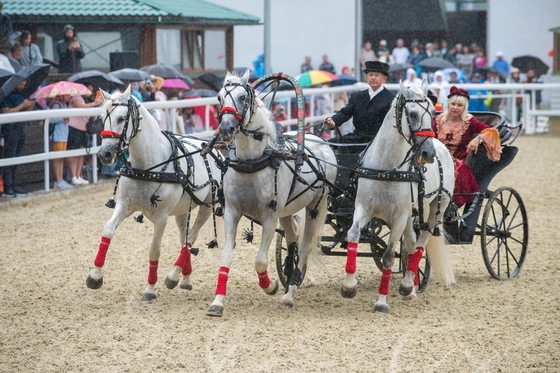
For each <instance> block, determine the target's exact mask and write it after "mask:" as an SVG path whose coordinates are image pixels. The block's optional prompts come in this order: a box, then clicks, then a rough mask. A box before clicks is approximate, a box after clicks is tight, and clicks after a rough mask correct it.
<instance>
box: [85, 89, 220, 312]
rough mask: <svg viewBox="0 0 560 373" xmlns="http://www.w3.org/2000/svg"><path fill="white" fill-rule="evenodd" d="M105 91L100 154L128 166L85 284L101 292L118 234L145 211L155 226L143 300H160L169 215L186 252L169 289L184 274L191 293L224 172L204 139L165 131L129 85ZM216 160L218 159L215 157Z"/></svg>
mask: <svg viewBox="0 0 560 373" xmlns="http://www.w3.org/2000/svg"><path fill="white" fill-rule="evenodd" d="M102 93H103V97H104V99H105V102H104V104H103V106H104V109H105V113H104V114H103V115H101V119H102V120H103V122H104V130H103V131H102V132H101V137H102V141H101V148H100V149H99V152H98V154H97V155H98V157H99V159H100V160H101V162H102V163H103V164H106V165H112V164H114V163H115V161H116V160H117V158H120V159H121V160H122V161H123V163H124V166H125V167H124V168H122V169H121V175H120V177H119V179H118V180H117V185H116V187H115V188H116V203H115V202H114V199H113V200H112V204H114V208H115V209H114V211H113V215H112V216H111V219H110V220H109V221H108V222H107V223H106V224H105V226H104V227H103V234H102V237H101V242H100V243H99V249H98V252H97V256H96V258H95V260H94V266H95V267H94V268H93V270H92V271H91V272H90V274H89V276H88V278H87V281H86V284H87V286H88V287H89V288H90V289H99V288H100V287H101V286H102V285H103V273H102V272H101V268H102V267H103V265H104V263H105V256H106V253H107V250H108V248H109V244H110V242H111V238H112V237H113V235H114V233H115V230H116V229H117V227H118V226H119V225H120V224H121V223H122V221H123V220H124V219H125V218H127V217H129V216H130V215H131V214H132V213H133V212H135V211H141V212H142V213H143V214H144V215H145V216H146V217H147V218H148V219H149V220H150V221H151V222H152V223H153V224H154V235H153V237H152V242H151V245H150V249H149V252H148V255H149V273H148V286H147V287H146V289H145V290H144V294H143V296H142V300H146V301H150V300H153V299H155V298H157V292H156V289H155V284H156V281H157V269H158V260H159V256H160V246H161V239H162V236H163V232H164V230H165V226H166V224H167V219H168V217H169V216H171V215H173V216H175V221H176V223H177V226H178V228H179V239H180V242H181V244H182V248H181V253H180V255H179V257H178V259H177V260H176V262H175V265H174V267H173V270H172V271H171V272H170V273H169V274H168V275H167V278H166V280H165V285H166V286H167V287H168V288H170V289H173V288H174V287H175V286H177V284H178V283H179V281H180V280H181V274H182V275H183V278H182V280H181V284H180V287H181V288H182V289H189V290H190V289H192V283H191V281H190V278H189V276H190V274H191V272H192V266H191V249H192V245H193V244H194V242H195V241H196V239H197V236H198V233H199V231H200V229H201V228H202V226H203V225H204V223H205V222H206V221H207V219H208V217H209V216H210V214H211V212H212V203H213V194H214V191H216V190H217V184H218V182H219V180H220V178H221V171H220V170H219V169H218V167H217V166H216V162H215V161H214V160H213V159H207V157H209V156H204V157H203V156H202V155H201V154H200V150H201V145H202V141H201V140H197V139H193V138H186V137H178V136H175V135H173V134H172V133H169V132H162V131H161V130H160V128H159V126H158V124H157V122H156V120H155V119H154V117H153V116H152V115H151V114H150V113H149V112H148V110H147V109H146V108H145V107H144V106H143V105H142V104H140V102H138V101H137V100H136V99H135V98H134V97H132V96H131V95H130V87H129V88H128V89H127V90H126V91H125V92H124V93H122V94H121V93H114V94H113V95H109V94H108V93H106V92H102ZM213 156H216V157H218V156H220V155H219V154H217V153H213ZM113 198H114V196H113ZM109 203H111V201H109ZM108 205H109V204H108ZM196 207H199V210H198V214H197V217H196V221H195V223H194V225H193V226H192V227H190V228H189V227H188V225H189V218H190V214H191V211H192V210H194V209H195V208H196ZM187 230H188V238H187V237H186V233H187Z"/></svg>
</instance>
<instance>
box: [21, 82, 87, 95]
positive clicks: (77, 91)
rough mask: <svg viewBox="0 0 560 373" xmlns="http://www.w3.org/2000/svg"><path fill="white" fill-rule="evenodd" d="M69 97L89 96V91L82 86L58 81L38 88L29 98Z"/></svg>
mask: <svg viewBox="0 0 560 373" xmlns="http://www.w3.org/2000/svg"><path fill="white" fill-rule="evenodd" d="M62 95H69V96H78V95H79V96H89V95H91V91H90V90H89V89H88V87H86V86H85V85H83V84H80V83H73V82H66V81H60V82H56V83H53V84H49V85H47V86H44V87H41V88H39V89H38V90H37V91H35V93H33V94H32V95H31V98H35V99H40V98H53V97H56V96H62Z"/></svg>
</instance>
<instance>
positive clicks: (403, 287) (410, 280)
mask: <svg viewBox="0 0 560 373" xmlns="http://www.w3.org/2000/svg"><path fill="white" fill-rule="evenodd" d="M403 238H404V243H405V248H406V254H407V265H406V272H405V275H404V277H403V279H402V280H401V284H400V286H399V294H401V295H402V296H403V297H404V299H406V300H411V299H415V298H416V289H417V288H418V284H419V278H418V265H419V263H420V260H422V255H423V254H424V246H418V247H415V246H416V234H415V233H414V228H413V227H412V217H410V218H409V219H408V221H407V223H406V228H405V230H404V232H403ZM401 254H402V255H404V252H403V253H401Z"/></svg>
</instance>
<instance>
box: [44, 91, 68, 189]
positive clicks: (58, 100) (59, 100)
mask: <svg viewBox="0 0 560 373" xmlns="http://www.w3.org/2000/svg"><path fill="white" fill-rule="evenodd" d="M68 100H70V96H69V95H61V96H56V97H55V98H54V99H53V100H52V102H51V103H50V105H49V108H50V109H67V108H68ZM49 124H50V125H52V126H53V131H52V134H51V141H52V149H53V151H55V152H63V151H65V150H66V147H67V144H68V118H52V119H50V123H49ZM63 171H64V158H56V159H53V173H54V188H55V189H70V188H72V185H70V184H68V183H67V182H66V181H65V180H64V177H63Z"/></svg>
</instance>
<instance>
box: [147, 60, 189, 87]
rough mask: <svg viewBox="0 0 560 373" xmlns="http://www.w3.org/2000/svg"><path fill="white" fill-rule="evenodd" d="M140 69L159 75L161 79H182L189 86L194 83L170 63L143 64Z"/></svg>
mask: <svg viewBox="0 0 560 373" xmlns="http://www.w3.org/2000/svg"><path fill="white" fill-rule="evenodd" d="M140 70H142V71H146V72H147V73H149V74H152V75H155V76H159V77H160V78H163V79H182V80H183V81H184V82H185V83H187V84H188V85H190V86H191V87H192V86H193V85H194V80H193V79H192V78H191V77H190V76H187V75H185V74H183V73H182V72H180V71H179V70H177V69H176V68H175V67H173V66H171V65H166V64H164V63H158V64H155V65H148V66H143V67H141V68H140Z"/></svg>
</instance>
